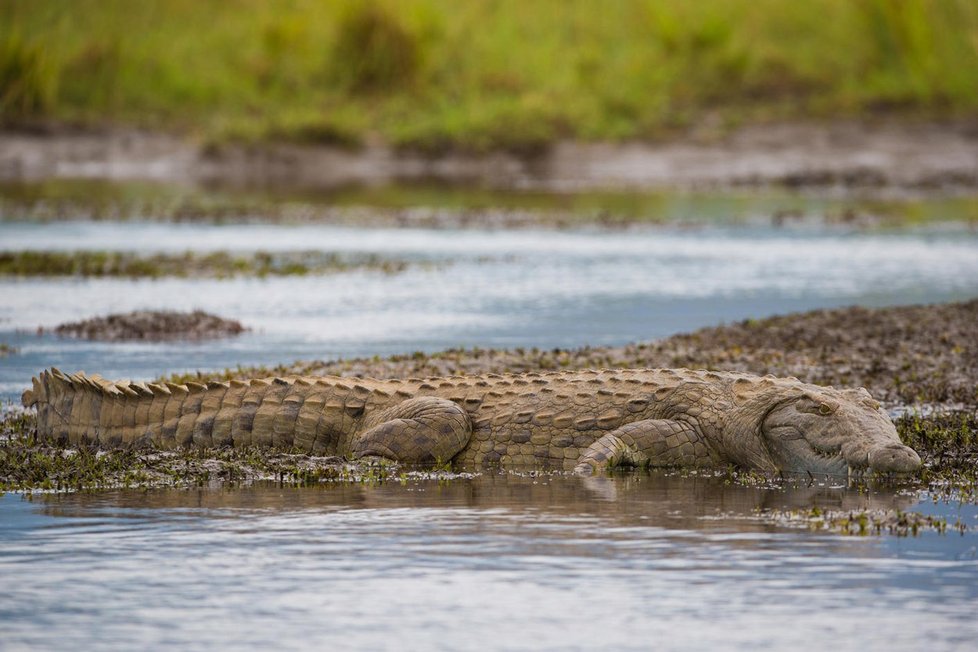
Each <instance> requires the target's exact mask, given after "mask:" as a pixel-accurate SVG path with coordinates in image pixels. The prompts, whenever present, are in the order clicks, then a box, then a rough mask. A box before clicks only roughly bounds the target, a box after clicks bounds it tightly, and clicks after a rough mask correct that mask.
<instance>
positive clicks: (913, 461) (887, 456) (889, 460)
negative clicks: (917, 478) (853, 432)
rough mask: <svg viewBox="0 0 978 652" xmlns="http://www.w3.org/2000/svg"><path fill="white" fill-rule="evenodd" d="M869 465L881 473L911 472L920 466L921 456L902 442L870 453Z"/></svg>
mask: <svg viewBox="0 0 978 652" xmlns="http://www.w3.org/2000/svg"><path fill="white" fill-rule="evenodd" d="M869 466H870V468H871V469H873V470H874V471H879V472H881V473H909V472H911V471H916V470H917V469H918V468H920V456H919V455H917V453H916V452H915V451H914V450H913V449H912V448H908V447H907V446H903V445H902V444H891V445H889V446H882V447H880V448H876V449H873V450H872V451H870V453H869Z"/></svg>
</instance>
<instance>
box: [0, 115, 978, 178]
mask: <svg viewBox="0 0 978 652" xmlns="http://www.w3.org/2000/svg"><path fill="white" fill-rule="evenodd" d="M51 178H82V179H109V180H135V179H143V180H155V181H165V182H178V183H190V184H218V185H227V186H232V187H235V186H237V187H241V186H281V187H285V188H289V187H292V188H334V187H339V186H346V185H350V184H367V185H378V184H386V183H391V182H397V181H418V180H438V181H444V182H452V183H456V182H457V183H477V184H482V185H488V186H495V187H509V188H523V189H548V190H560V191H575V190H586V189H598V188H628V189H656V188H663V189H665V188H670V189H671V188H692V189H695V188H724V187H739V186H767V185H781V186H787V187H790V188H795V189H815V190H820V191H836V192H850V191H859V192H865V193H869V194H884V195H885V194H901V193H917V194H934V193H948V192H974V191H975V190H976V189H978V124H976V123H973V122H957V123H934V122H919V123H918V122H889V123H874V124H867V123H858V122H845V121H838V122H830V123H825V124H812V123H783V124H770V125H754V126H747V127H743V128H740V129H738V130H736V131H733V132H730V133H726V134H716V133H713V132H710V131H708V130H707V131H704V130H699V131H697V130H693V131H691V132H690V133H689V134H687V135H686V137H685V138H683V139H677V140H670V141H665V142H656V143H581V142H562V143H558V144H556V145H554V146H551V147H549V148H547V149H545V150H542V151H540V152H537V153H534V154H532V155H526V156H517V155H514V154H511V153H491V154H485V155H470V154H464V153H445V154H440V155H429V154H420V153H416V152H411V151H403V150H399V149H395V148H392V147H390V146H388V145H386V144H384V143H381V142H370V143H368V144H367V145H365V146H363V147H360V148H356V149H350V148H345V147H336V146H329V145H321V146H315V145H296V144H287V143H268V144H262V145H248V146H246V145H238V144H233V143H231V144H223V145H213V144H210V145H203V144H200V143H195V142H192V141H189V140H186V139H181V138H177V137H173V136H168V135H164V134H159V133H147V132H141V131H133V130H121V129H119V130H107V131H105V132H102V133H91V132H71V131H54V132H50V133H17V132H9V131H8V132H6V133H3V134H2V135H0V181H2V180H7V181H10V180H38V179H51Z"/></svg>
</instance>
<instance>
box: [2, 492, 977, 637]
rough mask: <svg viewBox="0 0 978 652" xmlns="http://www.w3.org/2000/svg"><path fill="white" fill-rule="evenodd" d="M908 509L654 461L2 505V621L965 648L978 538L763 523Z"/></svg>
mask: <svg viewBox="0 0 978 652" xmlns="http://www.w3.org/2000/svg"><path fill="white" fill-rule="evenodd" d="M914 503H915V499H913V498H908V497H906V496H901V495H900V494H899V493H898V492H895V491H894V490H892V489H876V490H872V491H865V490H863V491H856V490H850V489H846V488H845V487H841V486H835V487H833V486H813V487H796V488H793V489H791V490H783V489H778V488H766V489H758V488H749V487H743V486H734V485H730V484H726V483H725V482H724V481H723V480H722V479H712V478H682V477H669V476H667V475H664V474H653V475H644V474H636V475H626V476H618V477H614V478H597V479H581V478H573V477H564V476H541V477H519V476H516V475H492V474H488V475H482V476H477V477H475V478H473V479H471V480H454V481H451V482H447V483H446V482H442V483H439V482H437V481H419V480H408V481H406V482H404V483H401V482H393V483H387V484H381V485H349V484H337V485H327V486H324V487H316V488H305V489H301V488H300V489H293V488H277V487H274V486H268V487H255V488H247V489H231V490H228V489H225V490H213V489H212V490H208V489H202V490H192V491H150V492H107V493H98V494H79V495H67V496H36V497H34V499H33V500H31V501H27V500H25V499H24V498H22V497H20V496H16V495H7V496H4V497H2V498H0V512H2V513H3V514H4V518H3V519H2V520H0V576H2V577H3V578H4V591H3V596H2V597H0V622H2V623H3V629H4V647H5V649H19V648H25V649H27V648H30V649H37V648H55V647H57V648H59V649H64V648H76V649H118V650H125V649H133V648H134V647H139V648H150V649H153V648H161V647H167V648H170V649H173V648H179V649H187V650H206V649H212V648H213V647H214V646H220V647H224V648H246V649H267V648H276V649H307V648H310V647H317V648H343V649H348V648H356V649H407V648H410V649H472V650H476V649H581V648H589V649H607V648H614V649H649V648H650V647H662V646H665V647H669V648H674V649H716V648H724V649H744V650H747V649H750V650H754V649H759V648H765V649H787V648H790V647H794V648H796V649H816V648H825V647H829V646H832V647H834V648H840V649H870V650H874V649H879V650H884V649H886V650H919V649H923V648H926V649H953V648H955V647H957V646H962V647H964V646H967V645H970V644H971V643H972V642H973V640H974V637H975V636H976V635H978V624H976V621H975V619H974V605H975V604H976V600H978V559H976V548H975V545H976V543H978V540H976V538H975V535H974V534H971V533H968V534H966V535H965V536H960V535H957V534H954V535H944V536H940V535H937V534H934V533H925V534H924V535H922V536H919V537H916V538H895V537H864V538H860V537H846V536H841V535H837V534H830V533H821V534H819V533H812V532H809V531H807V530H804V529H802V530H799V529H789V528H785V527H781V526H778V525H775V524H772V523H771V522H770V521H769V519H767V518H765V515H766V514H768V513H770V511H771V510H778V509H790V508H803V509H808V508H810V507H811V506H812V505H819V506H820V507H821V508H823V509H824V508H833V509H861V508H875V507H881V508H894V507H897V508H902V509H907V508H912V507H914ZM931 509H936V510H938V511H941V512H944V513H946V514H955V513H957V514H959V516H961V517H963V518H966V519H970V521H971V522H972V523H973V522H974V521H975V515H976V513H978V512H976V511H975V510H973V509H971V510H970V511H969V508H967V507H966V508H963V510H964V511H963V512H962V511H960V510H961V509H962V508H959V507H958V506H955V505H938V506H936V507H935V506H933V505H932V506H931ZM96 623H97V627H96V626H93V625H94V624H96Z"/></svg>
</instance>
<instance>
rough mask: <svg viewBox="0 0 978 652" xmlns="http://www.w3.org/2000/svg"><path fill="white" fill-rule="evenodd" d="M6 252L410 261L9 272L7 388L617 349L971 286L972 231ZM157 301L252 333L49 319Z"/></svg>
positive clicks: (285, 237)
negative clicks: (98, 328) (289, 271)
mask: <svg viewBox="0 0 978 652" xmlns="http://www.w3.org/2000/svg"><path fill="white" fill-rule="evenodd" d="M0 242H2V243H3V247H2V248H3V249H8V250H16V249H49V250H73V249H97V250H128V251H144V252H151V251H169V252H183V251H188V250H192V251H200V252H202V251H214V250H227V251H254V250H256V249H261V250H265V251H302V250H313V249H316V250H322V251H328V252H336V253H340V254H373V255H377V256H381V257H388V258H396V259H398V260H405V261H409V262H412V263H414V265H413V266H412V267H409V268H408V270H407V271H406V272H404V273H401V274H393V275H389V274H384V273H382V272H367V271H359V272H351V273H343V274H335V275H328V276H308V277H304V276H288V277H277V278H264V279H255V278H239V279H232V280H198V279H161V280H139V281H132V280H125V279H59V280H35V279H31V280H19V279H10V278H6V279H0V341H2V342H6V343H8V344H10V345H12V346H15V347H17V348H19V350H20V354H19V355H17V356H13V357H9V358H6V359H4V360H2V361H0V398H3V399H5V400H13V399H14V398H16V397H17V396H19V393H20V391H22V389H23V388H24V387H25V386H26V384H27V383H28V382H29V380H30V377H31V375H32V374H34V373H36V372H37V371H38V370H40V369H42V368H45V367H48V366H52V365H54V366H58V367H60V368H62V369H64V370H66V371H75V370H78V369H83V370H86V371H89V372H94V371H98V372H99V373H101V374H102V375H103V376H106V377H109V378H113V377H115V378H132V379H137V380H138V379H150V378H155V377H157V376H159V375H161V374H164V373H170V372H178V371H194V370H196V369H215V368H217V369H223V368H225V367H234V366H236V365H239V364H240V365H255V364H278V363H282V362H291V361H293V360H296V359H334V358H340V357H352V356H373V355H388V354H394V353H410V352H413V351H419V350H420V351H426V352H430V351H437V350H442V349H445V348H449V347H457V346H464V347H476V346H478V347H482V348H488V347H516V346H524V347H533V346H536V347H541V348H553V347H564V348H566V347H578V346H583V345H587V344H589V345H605V344H610V345H614V344H624V343H627V342H634V341H643V340H649V339H653V338H657V337H663V336H667V335H670V334H672V333H676V332H680V331H687V330H692V329H695V328H699V327H703V326H711V325H715V324H718V323H720V322H724V321H731V320H738V319H745V318H759V317H764V316H767V315H771V314H776V313H785V312H791V311H796V310H806V309H811V308H819V307H832V306H840V305H851V304H861V305H868V306H881V305H894V304H906V303H915V302H938V301H948V300H955V299H964V298H970V297H972V296H975V295H978V233H974V232H970V231H967V230H952V231H950V232H948V231H946V230H932V231H926V230H914V231H903V232H894V233H861V232H836V231H831V230H811V229H796V230H790V229H776V228H771V227H729V226H728V227H724V226H714V227H704V228H696V229H688V228H679V227H671V228H670V227H660V228H645V229H634V230H629V231H607V230H606V231H600V230H590V231H583V230H579V231H553V230H496V231H479V230H431V229H382V228H375V229H371V228H350V227H335V226H317V225H305V226H283V225H268V224H264V225H263V224H238V225H222V226H216V225H206V224H164V223H154V222H125V223H106V222H68V223H31V222H12V221H7V222H0ZM139 308H147V309H159V308H169V309H179V310H192V309H195V308H202V309H206V310H207V311H209V312H213V313H215V314H218V315H220V316H222V317H226V318H234V319H239V320H241V321H242V322H243V323H244V324H245V325H246V326H248V327H250V328H252V329H253V331H252V332H251V333H250V334H247V335H245V336H243V337H239V338H236V339H232V340H223V341H217V342H207V343H204V344H189V345H188V344H186V343H179V344H144V343H136V344H100V343H94V344H93V343H88V342H80V341H75V340H66V339H59V338H56V337H54V336H51V335H44V336H38V335H37V334H36V333H35V331H36V329H37V328H38V327H39V326H43V327H45V328H51V327H53V326H56V325H57V324H59V323H62V322H66V321H75V320H78V319H82V318H87V317H93V316H98V315H104V314H107V313H111V312H120V311H129V310H134V309H139Z"/></svg>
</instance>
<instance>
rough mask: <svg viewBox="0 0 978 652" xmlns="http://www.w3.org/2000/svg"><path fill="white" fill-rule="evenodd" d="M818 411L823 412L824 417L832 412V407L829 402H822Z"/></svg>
mask: <svg viewBox="0 0 978 652" xmlns="http://www.w3.org/2000/svg"><path fill="white" fill-rule="evenodd" d="M818 413H819V414H821V415H822V416H823V417H824V416H826V415H828V414H832V407H831V406H830V405H828V404H827V403H820V404H819V406H818Z"/></svg>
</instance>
